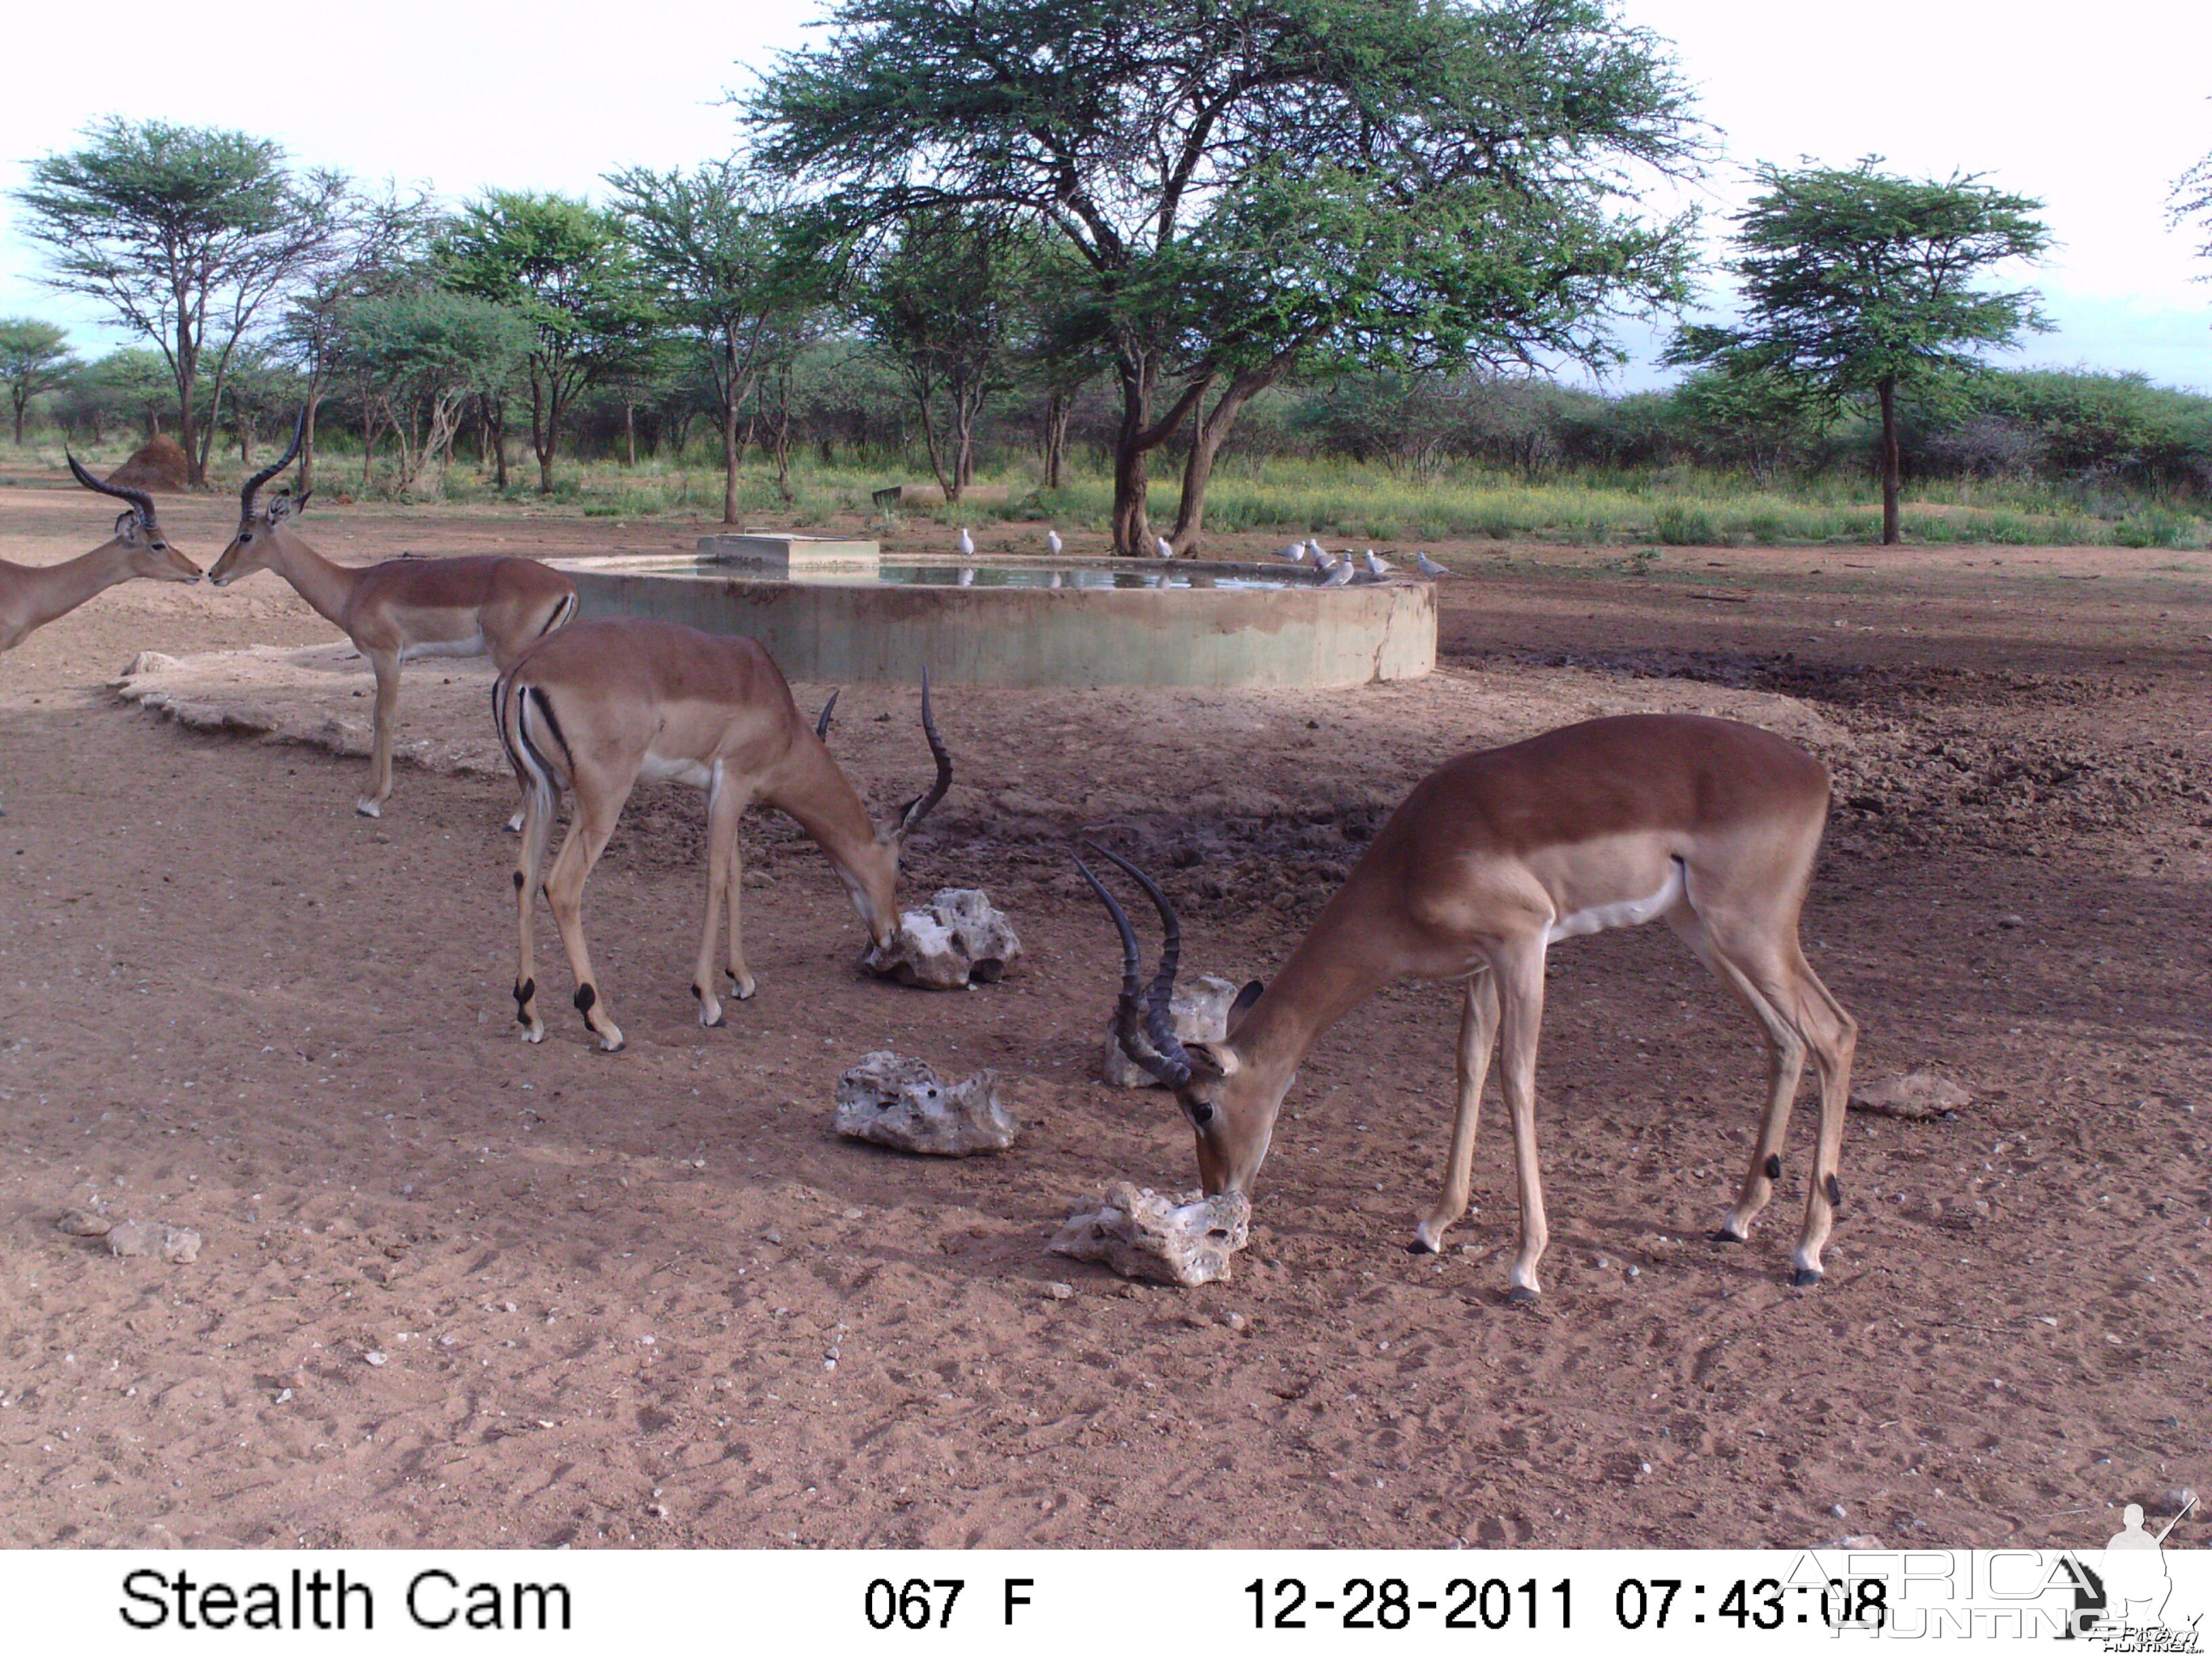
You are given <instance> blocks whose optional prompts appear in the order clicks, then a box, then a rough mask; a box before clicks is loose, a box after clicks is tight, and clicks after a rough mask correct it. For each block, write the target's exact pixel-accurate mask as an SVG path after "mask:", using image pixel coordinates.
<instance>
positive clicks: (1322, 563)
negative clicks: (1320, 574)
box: [1306, 536, 1328, 570]
mask: <svg viewBox="0 0 2212 1659" xmlns="http://www.w3.org/2000/svg"><path fill="white" fill-rule="evenodd" d="M1306 558H1307V560H1308V561H1309V562H1310V563H1311V564H1312V565H1313V568H1315V569H1316V570H1326V569H1328V551H1327V550H1325V549H1324V548H1323V547H1322V544H1320V543H1319V542H1317V541H1316V540H1314V538H1312V537H1310V536H1309V537H1307V538H1306Z"/></svg>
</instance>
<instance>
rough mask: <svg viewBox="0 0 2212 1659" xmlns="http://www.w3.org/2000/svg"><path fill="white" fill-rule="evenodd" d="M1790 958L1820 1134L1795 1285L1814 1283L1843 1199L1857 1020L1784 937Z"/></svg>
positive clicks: (1796, 1261)
mask: <svg viewBox="0 0 2212 1659" xmlns="http://www.w3.org/2000/svg"><path fill="white" fill-rule="evenodd" d="M1790 966H1791V967H1792V968H1793V969H1795V977H1796V981H1797V992H1798V994H1797V998H1796V1005H1795V1006H1796V1012H1797V1018H1798V1021H1799V1024H1800V1025H1801V1027H1802V1030H1803V1031H1804V1034H1805V1040H1806V1042H1807V1043H1808V1046H1809V1047H1810V1048H1812V1050H1813V1066H1814V1070H1815V1071H1816V1072H1817V1073H1819V1074H1820V1145H1819V1147H1818V1149H1817V1150H1816V1151H1815V1152H1814V1161H1813V1179H1812V1180H1811V1181H1810V1182H1808V1183H1807V1185H1808V1188H1809V1190H1808V1192H1807V1193H1806V1194H1805V1231H1804V1232H1803V1233H1802V1235H1801V1236H1800V1237H1799V1238H1798V1241H1797V1249H1796V1255H1794V1257H1793V1258H1792V1263H1793V1265H1794V1266H1795V1267H1796V1282H1797V1283H1798V1284H1800V1285H1814V1284H1818V1283H1819V1282H1820V1251H1821V1249H1823V1248H1824V1247H1825V1246H1826V1243H1827V1242H1828V1231H1829V1229H1830V1228H1831V1227H1832V1225H1834V1223H1835V1218H1836V1212H1837V1210H1838V1209H1839V1208H1840V1207H1841V1206H1842V1204H1843V1201H1844V1185H1843V1178H1842V1176H1841V1174H1840V1173H1839V1166H1840V1165H1841V1164H1842V1163H1843V1154H1844V1111H1845V1109H1846V1108H1847V1107H1848V1106H1849V1104H1850V1087H1851V1060H1852V1057H1853V1055H1854V1054H1856V1053H1857V1048H1858V1040H1859V1027H1858V1022H1857V1020H1855V1019H1853V1018H1851V1017H1850V1015H1849V1014H1848V1013H1846V1012H1844V1006H1843V1004H1841V1003H1839V1002H1838V1001H1837V1000H1836V999H1835V998H1834V997H1833V996H1832V995H1831V994H1829V991H1828V987H1826V986H1825V985H1823V984H1821V983H1820V975H1817V974H1815V973H1814V971H1813V967H1812V964H1811V963H1808V962H1807V961H1806V960H1805V957H1804V954H1803V952H1802V951H1801V950H1800V949H1799V948H1798V945H1797V941H1796V939H1794V938H1793V939H1790Z"/></svg>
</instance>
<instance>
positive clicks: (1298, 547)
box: [1275, 542, 1306, 564]
mask: <svg viewBox="0 0 2212 1659" xmlns="http://www.w3.org/2000/svg"><path fill="white" fill-rule="evenodd" d="M1275 556H1276V557H1277V558H1279V559H1287V560H1289V561H1290V562H1291V563H1292V564H1304V562H1305V558H1306V544H1304V542H1292V543H1291V544H1290V545H1289V546H1288V547H1279V548H1277V549H1276V550H1275Z"/></svg>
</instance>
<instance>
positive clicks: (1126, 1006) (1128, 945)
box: [1075, 842, 1190, 1089]
mask: <svg viewBox="0 0 2212 1659" xmlns="http://www.w3.org/2000/svg"><path fill="white" fill-rule="evenodd" d="M1083 844H1084V845H1085V847H1088V848H1091V851H1092V852H1094V853H1097V854H1100V855H1101V856H1103V857H1105V858H1109V859H1113V860H1114V862H1115V863H1116V864H1121V865H1123V867H1124V868H1127V865H1126V864H1125V863H1124V861H1123V860H1121V859H1118V858H1115V857H1114V854H1111V853H1109V852H1107V851H1106V849H1105V848H1103V847H1100V846H1097V844H1095V843H1094V842H1084V843H1083ZM1075 867H1076V868H1077V869H1078V870H1079V871H1081V872H1083V878H1084V880H1085V881H1087V882H1089V883H1090V884H1091V891H1092V892H1094V893H1096V894H1097V895H1098V898H1099V902H1101V903H1103V904H1104V905H1105V907H1106V914H1107V915H1109V916H1111V917H1113V918H1114V929H1115V932H1116V933H1120V934H1121V995H1120V996H1119V997H1118V998H1117V999H1116V1000H1115V1005H1114V1035H1115V1036H1117V1037H1119V1038H1120V1039H1121V1052H1122V1053H1123V1054H1127V1055H1128V1056H1129V1058H1130V1059H1132V1060H1135V1061H1136V1062H1137V1064H1139V1066H1143V1067H1144V1068H1145V1069H1146V1071H1147V1072H1149V1073H1152V1076H1153V1077H1154V1078H1155V1079H1158V1081H1160V1082H1162V1083H1164V1084H1166V1085H1168V1087H1169V1088H1170V1089H1180V1088H1182V1086H1183V1085H1185V1084H1187V1083H1188V1082H1189V1081H1190V1063H1189V1061H1188V1060H1185V1059H1184V1058H1183V1055H1182V1045H1181V1044H1180V1043H1176V1044H1175V1046H1174V1048H1173V1051H1172V1053H1170V1050H1169V1049H1167V1048H1162V1047H1161V1046H1160V1044H1159V1043H1158V1042H1150V1043H1147V1042H1143V1041H1141V1040H1140V1039H1139V1035H1138V1030H1137V1019H1138V1011H1139V1007H1140V1006H1141V1005H1142V1001H1143V996H1144V981H1143V978H1142V975H1143V968H1144V964H1143V957H1142V956H1141V955H1140V953H1139V951H1138V949H1137V933H1136V930H1135V929H1134V928H1133V927H1130V926H1129V918H1128V915H1127V912H1125V911H1124V910H1123V909H1122V908H1121V905H1120V904H1119V903H1118V902H1116V901H1115V897H1114V895H1113V894H1112V893H1110V892H1109V891H1108V890H1107V889H1106V884H1105V883H1103V882H1102V881H1101V880H1099V879H1098V878H1097V875H1095V874H1094V873H1092V872H1091V866H1089V865H1087V864H1085V862H1084V861H1083V860H1081V859H1080V858H1078V859H1077V860H1075ZM1169 1040H1170V1042H1173V1041H1174V1039H1173V1036H1172V1034H1170V1039H1169Z"/></svg>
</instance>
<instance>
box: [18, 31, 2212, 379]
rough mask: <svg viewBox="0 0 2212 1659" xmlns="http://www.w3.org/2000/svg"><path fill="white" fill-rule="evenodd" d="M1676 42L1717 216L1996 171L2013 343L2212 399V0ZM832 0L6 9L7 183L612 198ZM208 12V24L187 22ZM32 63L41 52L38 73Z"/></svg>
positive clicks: (92, 331) (77, 308)
mask: <svg viewBox="0 0 2212 1659" xmlns="http://www.w3.org/2000/svg"><path fill="white" fill-rule="evenodd" d="M1625 9H1626V14H1627V15H1628V16H1629V17H1630V18H1632V20H1633V21H1637V22H1639V23H1642V24H1644V25H1646V26H1648V27H1650V28H1651V29H1653V30H1654V31H1656V33H1659V34H1660V35H1662V36H1663V37H1665V38H1667V39H1668V40H1672V41H1673V42H1674V45H1675V46H1676V47H1677V49H1678V50H1679V52H1680V58H1681V61H1682V64H1683V67H1684V69H1685V70H1686V73H1687V74H1688V76H1689V77H1690V79H1691V81H1692V82H1693V83H1694V84H1695V85H1696V86H1697V88H1699V94H1700V97H1701V100H1702V107H1703V112H1704V114H1705V118H1706V119H1707V120H1708V121H1709V122H1710V123H1711V125H1713V126H1714V127H1716V128H1717V129H1718V131H1719V132H1720V134H1721V136H1722V137H1723V142H1724V143H1725V145H1726V155H1727V159H1726V160H1725V161H1723V162H1722V163H1721V164H1719V165H1718V166H1717V167H1716V168H1715V169H1714V171H1713V173H1711V177H1710V178H1708V179H1706V180H1705V184H1704V185H1703V187H1702V189H1700V190H1699V191H1696V192H1695V193H1694V199H1697V200H1699V201H1700V202H1701V203H1702V204H1703V205H1704V206H1705V209H1706V210H1707V214H1708V217H1709V221H1710V223H1709V229H1710V230H1711V231H1712V232H1713V233H1715V234H1716V237H1717V235H1718V234H1719V233H1722V232H1723V231H1724V230H1725V222H1724V221H1725V216H1726V215H1727V214H1728V213H1729V212H1730V211H1732V210H1735V208H1736V207H1737V206H1739V205H1740V204H1741V202H1742V201H1743V199H1744V197H1746V195H1747V189H1746V186H1745V181H1744V170H1745V168H1746V167H1747V166H1748V164H1749V163H1751V162H1753V161H1780V162H1784V163H1794V162H1796V161H1797V160H1798V159H1799V158H1800V157H1801V156H1810V157H1813V158H1814V159H1815V160H1817V161H1822V162H1831V163H1838V164H1848V163H1849V162H1850V161H1853V160H1855V159H1856V158H1857V157H1858V156H1860V155H1865V154H1869V153H1875V154H1880V155H1885V156H1887V158H1888V161H1889V165H1890V167H1892V168H1893V170H1895V171H1898V172H1901V173H1911V174H1915V175H1923V176H1925V175H1939V176H1940V175H1947V174H1948V173H1951V172H1952V171H1953V170H1954V169H1959V170H1963V171H1966V172H1970V173H1986V174H1987V175H1988V176H1989V179H1990V182H1991V183H1993V184H1996V185H2001V186H2002V187H2004V188H2007V189H2009V190H2015V191H2021V192H2023V193H2025V194H2027V195H2031V196H2036V197H2041V198H2042V199H2043V200H2044V201H2045V203H2046V204H2048V206H2047V212H2046V215H2045V217H2046V219H2047V222H2049V224H2050V226H2051V229H2052V232H2053V233H2054V234H2055V235H2056V236H2057V240H2058V242H2059V246H2058V247H2057V249H2056V250H2055V251H2054V252H2053V253H2052V254H2051V258H2049V259H2048V260H2047V261H2046V262H2045V264H2043V265H2042V266H2040V267H2039V268H2038V269H2037V270H2033V271H2032V272H2023V273H2022V280H2024V281H2027V282H2032V283H2034V284H2035V285H2036V286H2038V287H2039V288H2040V289H2042V290H2043V292H2044V294H2045V300H2046V308H2047V310H2048V311H2049V312H2050V313H2051V317H2052V319H2054V320H2055V321H2056V322H2057V324H2058V330H2057V332H2055V333H2052V334H2049V335H2045V336H2042V337H2039V338H2037V339H2034V340H2033V341H2032V342H2031V343H2029V344H2028V346H2027V348H2026V349H2025V350H2023V351H2022V352H2021V353H2019V354H2017V355H2016V356H2015V358H2014V359H2013V361H2015V362H2027V363H2047V364H2053V365H2059V366H2074V365H2081V366H2087V367H2089V368H2100V369H2137V370H2141V371H2142V372H2143V373H2145V374H2149V375H2151V376H2152V377H2153V378H2154V379H2155V380H2160V381H2163V382H2166V383H2168V384H2172V385H2185V386H2197V387H2198V388H2200V389H2203V390H2207V391H2212V284H2207V283H2203V282H2200V281H2196V280H2193V279H2194V278H2196V277H2197V276H2201V275H2207V274H2212V264H2208V263H2207V262H2205V261H2203V260H2198V259H2195V258H2192V257H2191V247H2192V246H2194V244H2195V241H2196V240H2201V236H2199V237H2195V238H2192V237H2191V236H2190V235H2188V234H2184V233H2178V232H2175V231H2172V230H2169V229H2168V228H2166V216H2165V204H2166V192H2167V190H2168V188H2169V186H2170V185H2171V184H2172V180H2173V179H2174V178H2175V177H2176V176H2177V175H2178V174H2179V173H2180V172H2181V171H2182V170H2183V169H2184V168H2185V167H2188V166H2189V165H2190V164H2191V162H2192V161H2196V160H2197V158H2198V157H2200V156H2203V155H2205V154H2206V153H2207V152H2208V151H2212V3H2206V0H2106V3H2104V4H2102V5H2100V6H2094V7H2084V6H2079V5H2073V6H2066V7H2061V6H2058V5H2054V4H2048V3H2012V4H1991V3H1989V0H1855V3H1852V4H1850V5H1848V6H1838V5H1829V6H1817V7H1816V6H1808V5H1790V4H1777V3H1775V0H1756V3H1754V0H1625ZM810 15H816V12H815V8H814V6H813V5H812V4H811V0H791V3H787V4H781V5H760V4H755V3H737V4H732V3H728V0H716V3H705V0H627V3H625V4H623V5H621V6H620V7H618V8H617V7H613V6H608V5H605V4H597V5H592V6H583V5H575V4H569V3H562V0H540V3H536V4H532V5H530V6H527V7H525V6H517V5H505V6H490V5H483V4H479V3H474V0H438V3H431V0H380V3H379V4H378V5H377V6H375V7H374V8H373V9H363V8H359V7H322V6H313V7H287V6H271V5H268V4H259V5H254V6H251V7H248V6H243V5H238V4H234V3H232V0H204V3H202V4H200V5H197V6H195V7H191V8H189V9H186V10H185V11H183V12H180V11H179V9H177V8H176V7H175V6H174V5H173V4H172V3H167V0H164V3H161V4H158V5H157V4H154V3H150V0H107V3H106V4H104V5H102V6H101V7H100V12H99V17H98V21H97V24H96V26H94V27H89V28H88V25H87V18H86V15H84V14H77V13H72V12H70V11H69V10H68V9H65V8H58V7H52V6H41V7H35V8H29V9H27V10H26V11H25V12H24V13H23V14H21V15H18V16H17V17H16V19H15V22H14V23H12V24H11V25H10V26H9V57H10V59H11V60H12V62H13V63H14V64H15V65H16V67H17V71H18V72H17V73H15V74H14V75H11V76H9V87H8V88H7V92H6V94H5V96H4V97H0V189H12V188H14V187H15V186H16V185H20V184H21V182H22V181H23V179H24V176H25V175H24V169H25V164H26V163H27V162H28V161H31V160H32V159H33V158H35V157H37V156H39V155H44V154H46V153H48V152H50V151H52V150H55V149H62V148H65V147H67V146H68V144H69V143H70V140H71V137H72V136H73V135H74V134H75V133H76V131H79V130H80V129H82V127H83V126H85V125H87V124H88V123H89V122H91V121H93V120H95V119H97V118H100V117H102V116H104V115H106V114H109V113H112V112H120V113H124V114H127V115H130V116H131V117H133V118H147V117H160V118H164V119H167V120H173V121H180V122H190V123H195V124H200V125H222V126H230V127H237V128H240V129H243V130H244V131H248V132H252V133H255V134H258V135H263V136H266V137H273V138H276V139H277V140H278V141H280V142H281V143H283V144H284V146H285V147H286V148H287V149H289V151H290V152H291V154H292V155H293V156H294V157H295V159H296V160H298V161H303V162H316V163H325V164H329V165H334V166H337V167H343V168H345V169H347V170H348V171H349V172H351V173H356V174H357V175H359V176H362V177H364V178H383V177H385V176H386V175H390V176H393V177H396V178H398V179H401V180H402V181H404V182H413V181H421V182H423V183H426V184H428V185H431V186H433V187H434V188H435V190H437V191H439V192H440V193H441V194H442V195H444V196H446V197H463V196H465V195H468V194H470V193H471V192H473V191H477V190H478V189H480V188H482V187H483V186H485V185H507V186H519V187H531V188H536V189H558V190H565V191H586V192H588V191H593V190H595V189H596V188H598V185H599V175H600V174H601V173H605V172H606V171H608V170H609V169H611V168H612V167H618V166H623V165H627V164H629V163H633V162H644V163H648V164H651V165H654V166H660V167H667V166H673V165H678V164H682V163H686V162H690V161H696V160H699V159H701V158H702V157H705V156H709V155H721V154H724V153H726V152H727V151H728V150H729V149H732V147H733V145H734V143H735V139H736V136H737V130H736V126H735V124H734V122H733V121H732V118H731V112H730V111H729V110H728V109H727V108H726V107H723V106H721V104H720V98H721V95H722V94H723V92H724V91H725V90H726V89H727V88H732V87H735V86H738V85H741V84H743V83H744V82H745V81H746V79H747V78H748V76H749V75H750V72H751V71H752V70H754V69H756V68H758V67H764V66H765V65H766V64H768V63H769V60H770V58H771V55H772V53H773V51H774V49H775V48H776V47H778V46H789V45H794V44H797V43H799V41H801V40H804V39H805V38H806V36H807V31H806V29H805V21H806V20H807V18H808V17H809V16H810ZM187 20H188V21H187ZM25 70H31V71H32V72H29V73H26V72H23V71H25ZM14 217H15V208H14V206H13V204H12V203H0V314H7V313H26V312H27V313H38V314H41V315H45V316H48V317H51V318H53V319H55V320H57V321H62V322H65V323H67V324H69V325H70V326H71V327H72V328H73V329H75V330H76V331H78V333H79V335H80V344H81V346H82V347H84V348H87V349H100V347H101V346H102V345H104V344H105V343H111V342H112V340H113V339H114V338H116V337H115V336H113V335H112V333H111V332H110V331H106V330H105V329H103V328H102V327H101V326H100V319H99V315H98V313H97V312H96V311H94V310H93V309H91V308H89V307H85V306H83V305H82V303H81V302H70V301H65V300H64V298H63V297H62V296H59V295H53V294H52V293H50V292H48V291H46V290H45V289H41V288H40V286H39V284H38V283H37V281H36V277H35V267H36V258H35V252H34V250H33V249H32V248H30V247H29V246H27V245H26V244H25V243H24V242H23V241H22V240H21V238H20V237H18V236H16V235H15V234H14V230H13V221H14ZM1655 339H1656V335H1654V334H1653V333H1652V332H1651V331H1638V333H1636V334H1635V335H1633V336H1632V337H1629V338H1628V339H1627V340H1626V343H1628V344H1629V345H1630V346H1631V347H1632V349H1634V350H1635V351H1636V353H1637V356H1638V362H1636V363H1635V364H1632V367H1631V368H1630V369H1629V370H1628V371H1627V373H1626V374H1625V375H1624V376H1623V377H1622V384H1625V385H1627V386H1641V385H1647V384H1651V383H1653V382H1654V381H1655V380H1657V379H1662V378H1664V377H1663V376H1661V375H1659V374H1657V372H1656V371H1655V370H1654V369H1653V368H1651V367H1650V356H1652V355H1653V351H1652V348H1653V344H1654V341H1655Z"/></svg>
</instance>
